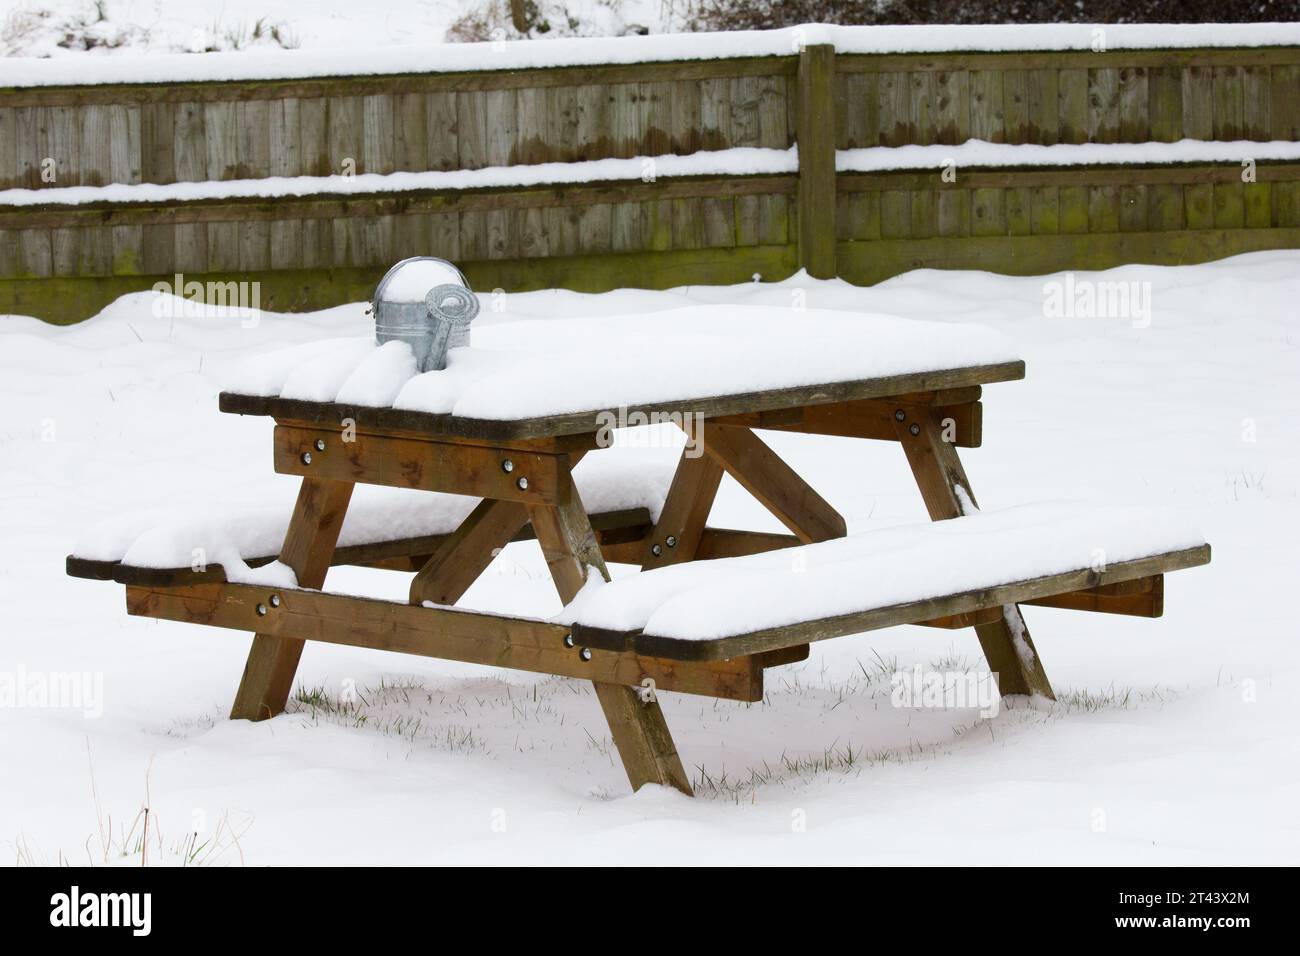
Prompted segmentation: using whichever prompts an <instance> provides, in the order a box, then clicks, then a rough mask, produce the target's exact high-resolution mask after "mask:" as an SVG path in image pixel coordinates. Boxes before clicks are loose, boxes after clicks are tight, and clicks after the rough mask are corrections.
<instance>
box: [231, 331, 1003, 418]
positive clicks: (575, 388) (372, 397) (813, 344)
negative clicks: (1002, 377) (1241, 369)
mask: <svg viewBox="0 0 1300 956" xmlns="http://www.w3.org/2000/svg"><path fill="white" fill-rule="evenodd" d="M470 341H471V345H470V347H469V348H461V349H452V350H451V351H450V352H448V357H447V368H446V369H444V370H442V371H434V372H425V373H423V374H420V375H416V374H414V362H413V361H412V360H411V359H410V350H409V348H408V347H407V346H406V345H405V344H404V343H400V342H390V343H388V344H387V345H385V346H383V347H382V348H380V349H377V350H376V349H374V348H373V346H372V348H371V350H370V351H369V352H368V353H367V354H366V355H365V357H364V358H362V359H361V360H360V361H359V363H358V365H357V368H356V369H355V371H353V372H352V373H351V374H349V375H348V376H347V378H346V380H345V381H344V383H343V385H342V386H341V387H339V388H338V389H337V392H336V394H335V395H334V396H332V398H326V397H324V396H328V395H329V393H330V391H332V390H333V383H334V382H335V381H337V380H338V379H339V378H340V377H342V376H343V375H344V374H345V368H344V366H346V364H347V362H348V361H350V360H351V356H352V352H351V351H350V350H351V349H352V348H354V346H353V345H352V344H351V343H344V342H340V343H336V344H335V345H334V346H332V347H331V349H330V350H327V351H326V352H325V353H322V352H321V351H320V350H318V349H314V348H311V347H304V346H298V347H296V348H295V349H294V350H292V353H293V354H290V355H289V356H285V355H280V354H271V355H268V356H265V357H261V358H259V359H257V360H255V361H254V362H253V364H252V366H251V368H247V369H245V370H244V371H243V372H241V373H240V374H238V375H236V376H235V377H234V379H233V380H232V381H231V384H230V389H231V391H234V392H238V393H241V394H246V395H261V396H266V397H273V396H277V395H279V396H284V397H296V396H302V395H314V396H318V398H317V399H316V400H318V401H329V400H334V401H338V402H341V403H344V404H353V405H366V406H372V407H374V406H387V405H389V404H391V405H392V407H394V408H399V409H405V410H408V411H420V412H430V413H435V414H446V413H450V414H454V415H458V416H462V417H466V418H479V419H492V420H499V421H501V420H514V419H521V418H535V417H545V416H549V415H563V414H566V413H571V412H583V411H592V410H600V409H617V408H619V407H621V406H637V405H650V404H659V403H671V402H674V401H686V400H690V399H699V398H708V397H714V396H721V395H731V394H737V393H744V392H757V391H769V390H773V389H781V388H793V387H799V386H807V385H824V384H829V383H834V382H845V381H853V380H858V379H871V378H880V377H884V376H890V375H902V374H911V373H919V372H931V371H936V370H940V369H949V368H962V367H966V366H978V365H994V364H998V363H1002V362H1011V361H1015V360H1016V359H1018V358H1019V354H1018V352H1017V350H1016V348H1015V346H1014V345H1013V344H1012V342H1011V340H1010V339H1008V338H1007V337H1006V336H1004V335H1002V334H1001V333H999V332H994V331H992V330H991V329H988V328H986V327H984V326H981V325H975V324H971V325H965V324H963V325H957V324H950V323H944V324H941V323H934V322H924V321H918V320H914V319H900V318H898V317H896V316H888V315H879V314H874V313H866V312H864V313H856V312H838V311H831V310H818V309H806V310H801V309H795V308H779V307H771V306H768V307H763V306H745V307H739V306H734V305H698V306H691V307H688V308H682V309H674V310H671V311H666V312H654V313H645V314H634V315H622V316H617V317H612V316H611V317H594V318H593V317H586V318H573V319H554V320H548V321H546V322H536V321H516V322H500V323H476V324H475V325H474V326H472V327H471V340H470ZM345 353H346V355H345ZM381 354H382V356H383V357H382V358H381V357H380V356H381ZM299 356H301V357H302V361H301V362H300V363H299V362H298V361H297V358H298V357H299ZM277 376H279V377H277ZM288 386H292V390H293V396H288V395H286V394H285V388H286V387H288Z"/></svg>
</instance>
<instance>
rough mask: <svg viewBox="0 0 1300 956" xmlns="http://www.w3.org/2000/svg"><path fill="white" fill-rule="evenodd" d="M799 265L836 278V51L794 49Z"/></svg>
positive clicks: (815, 274) (829, 48)
mask: <svg viewBox="0 0 1300 956" xmlns="http://www.w3.org/2000/svg"><path fill="white" fill-rule="evenodd" d="M798 136H799V196H798V202H799V265H800V266H802V267H803V268H805V269H807V270H808V274H809V275H810V276H812V277H813V278H814V279H833V278H835V274H836V273H835V47H834V46H832V45H831V44H829V43H817V44H813V45H811V46H805V47H804V48H803V49H802V50H800V51H799V130H798Z"/></svg>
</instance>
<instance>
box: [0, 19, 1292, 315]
mask: <svg viewBox="0 0 1300 956" xmlns="http://www.w3.org/2000/svg"><path fill="white" fill-rule="evenodd" d="M971 139H979V140H985V141H988V142H992V143H1004V144H1016V145H1034V146H1048V147H1052V146H1060V145H1067V144H1084V143H1093V144H1112V143H1146V142H1152V141H1155V142H1163V143H1173V142H1177V141H1180V140H1184V139H1191V140H1201V141H1207V142H1208V141H1236V146H1235V148H1236V149H1237V150H1238V151H1239V152H1240V157H1241V159H1244V160H1247V161H1249V160H1251V156H1250V152H1251V148H1250V143H1251V142H1257V143H1265V142H1267V143H1278V142H1291V143H1294V142H1300V47H1256V48H1216V49H1180V50H1118V51H1111V52H1106V53H1093V52H1088V51H1058V52H1029V53H1006V52H989V53H984V52H961V53H942V54H940V53H910V54H893V53H879V54H857V53H853V54H839V55H837V54H836V52H835V50H834V49H833V48H832V47H830V46H828V45H811V46H807V47H805V48H803V49H802V50H801V51H800V52H799V53H797V54H794V53H792V54H790V55H780V56H778V55H773V56H763V57H747V58H731V59H718V60H692V61H684V62H676V63H674V62H653V63H634V64H618V65H607V66H595V67H592V66H582V67H552V68H532V69H520V70H509V71H497V72H490V71H483V72H472V73H470V72H462V73H430V74H398V75H391V76H365V77H321V78H306V79H293V80H256V81H252V80H247V81H246V80H240V81H226V82H206V81H205V82H197V83H173V84H150V83H131V84H104V85H87V86H44V87H31V88H11V89H4V90H0V188H3V189H8V190H15V189H22V190H38V191H44V190H61V189H65V188H68V187H80V186H88V187H116V186H132V185H137V184H158V185H167V184H176V183H190V184H194V186H193V195H192V196H191V195H189V194H185V195H183V196H172V198H168V199H167V200H166V201H165V202H150V201H147V200H136V199H134V198H132V194H130V192H129V190H128V191H127V192H125V193H123V192H121V191H114V189H112V188H110V189H107V190H103V193H104V195H102V196H101V195H100V193H98V192H96V191H95V190H91V191H90V194H89V195H88V196H87V197H86V198H85V200H84V201H80V202H77V203H72V204H68V203H54V202H42V201H41V197H40V195H39V193H38V194H37V195H36V197H35V198H34V199H33V197H32V196H30V195H26V196H22V197H21V201H20V200H19V195H20V194H18V193H12V192H11V193H3V192H0V312H13V313H21V314H31V315H38V316H40V317H42V318H45V319H48V320H51V321H58V322H71V321H78V320H80V319H84V318H86V317H88V316H89V315H91V314H93V313H94V312H95V311H97V310H98V309H99V308H101V307H102V306H103V305H104V304H106V303H107V302H108V301H111V300H112V299H113V298H115V297H116V296H118V295H121V294H123V293H125V292H129V291H134V290H139V289H144V288H149V287H150V286H152V285H153V284H154V283H155V282H157V281H159V280H164V281H171V280H172V278H173V277H174V276H175V275H176V274H177V273H180V274H183V276H184V277H185V279H187V280H189V279H197V280H200V281H208V280H211V281H217V282H224V281H248V282H256V283H258V286H259V288H260V296H259V299H260V305H261V306H262V307H263V308H270V309H279V310H300V309H311V308H320V307H324V306H328V305H334V304H338V303H341V302H348V301H357V300H360V299H364V298H367V297H368V296H369V294H370V292H371V291H372V290H373V286H374V283H375V282H376V281H377V279H378V278H379V276H380V275H381V274H382V272H383V271H384V269H385V268H386V267H387V266H388V265H391V263H392V262H393V261H395V260H396V259H399V258H402V257H405V256H409V255H438V256H443V257H446V258H449V259H453V260H455V261H457V262H458V263H459V264H461V265H462V266H463V268H464V269H465V271H466V274H467V275H468V277H469V279H470V281H471V283H472V284H473V285H474V286H475V287H476V288H479V289H493V288H504V289H508V290H522V289H530V288H539V287H546V286H565V287H570V288H575V289H580V290H587V291H600V290H604V289H609V288H614V287H618V286H643V287H651V288H662V287H668V286H672V285H679V284H683V283H704V282H708V283H726V282H739V281H745V280H748V279H750V278H752V277H753V276H755V275H757V276H760V277H761V278H763V279H767V280H775V279H782V278H785V277H787V276H789V275H790V274H792V273H793V272H794V271H795V270H797V269H799V268H806V269H807V270H808V271H809V273H810V274H811V275H813V276H815V277H831V276H836V275H838V276H840V277H843V278H845V279H847V280H849V281H852V282H858V283H869V282H875V281H878V280H880V279H883V278H886V277H888V276H890V275H894V274H897V273H899V272H902V271H905V270H907V269H912V268H918V267H939V268H981V269H989V270H993V271H999V272H1007V273H1020V274H1032V273H1037V272H1047V271H1055V270H1059V269H1065V268H1104V267H1108V266H1112V265H1116V264H1120V263H1124V262H1138V261H1140V262H1156V263H1177V262H1191V261H1200V260H1205V259H1210V258H1217V257H1221V256H1225V255H1231V254H1234V253H1237V252H1243V251H1250V250H1255V249H1267V248H1280V247H1295V246H1297V245H1300V154H1297V157H1296V159H1295V160H1287V159H1275V160H1259V161H1258V162H1257V163H1249V167H1250V168H1249V171H1248V174H1247V170H1246V169H1245V167H1243V165H1242V163H1241V162H1240V161H1238V160H1233V161H1230V162H1229V161H1222V162H1205V161H1198V162H1190V161H1188V162H1181V161H1180V162H1173V161H1169V162H1159V163H1139V164H1133V163H1123V164H1111V165H1106V164H1095V165H1089V166H1055V165H1051V164H1050V163H1043V162H1038V163H1037V164H1036V165H1033V166H1027V165H1018V166H1013V167H1005V168H991V167H983V168H981V167H971V168H964V167H959V168H955V169H951V170H949V171H948V175H945V174H944V171H943V170H942V169H941V168H940V167H939V165H932V166H927V167H926V168H912V169H907V168H903V169H886V170H883V171H872V172H852V171H848V170H847V169H842V170H841V171H838V172H837V170H836V155H837V150H850V149H864V148H867V149H876V150H892V149H898V148H900V147H908V146H943V145H953V146H956V145H958V144H961V143H964V142H966V141H967V140H971ZM796 144H797V145H798V147H799V161H798V171H797V172H793V173H780V174H773V173H765V172H761V171H755V170H754V168H753V167H752V166H751V165H749V164H747V163H746V162H745V161H744V160H743V155H742V152H741V151H740V148H742V147H757V148H759V149H765V150H772V151H775V150H786V149H788V148H789V147H791V146H792V145H796ZM703 151H709V152H710V153H711V154H713V155H716V156H721V157H723V159H724V160H725V159H726V158H727V157H732V156H734V157H735V164H734V172H724V173H718V172H713V173H711V174H709V175H674V176H658V175H656V174H655V166H654V161H653V157H655V156H658V155H664V154H677V155H692V154H696V153H701V152H703ZM713 151H723V152H721V153H714V152H713ZM727 151H737V152H734V153H733V152H727ZM899 155H902V154H901V153H900V154H899ZM635 157H646V159H645V160H643V163H642V166H643V169H642V175H640V176H639V178H635V179H627V178H624V179H614V180H605V181H592V182H580V183H565V184H555V185H545V184H543V185H527V186H525V185H511V184H510V183H509V182H508V180H509V178H510V177H509V170H508V167H512V166H530V167H533V166H536V165H537V164H542V163H576V162H591V161H599V160H606V159H626V158H635ZM715 165H716V164H715ZM841 165H843V164H841ZM886 165H887V164H886ZM902 165H906V164H905V163H903V164H902ZM723 166H724V167H725V166H726V163H725V162H723ZM503 167H504V168H506V169H505V170H504V171H503V172H502V180H501V181H502V183H503V184H502V185H493V186H474V187H471V188H455V189H452V188H445V189H444V188H434V189H424V188H413V189H409V190H401V191H391V190H386V191H383V192H375V193H372V194H366V193H364V192H360V193H359V192H356V191H355V190H349V191H347V192H346V193H344V192H337V191H336V190H335V189H334V188H333V187H332V186H331V184H332V183H337V181H338V180H337V177H339V176H349V175H353V174H356V175H360V174H366V173H371V174H379V175H388V174H392V173H398V172H416V173H420V172H430V171H454V170H484V169H489V168H498V169H499V168H503ZM778 168H779V167H778ZM499 171H500V170H499ZM299 176H311V177H320V178H319V179H317V180H312V181H310V183H309V184H308V186H304V185H302V184H303V183H304V182H307V181H299V182H298V184H296V185H295V186H294V188H293V189H292V190H286V191H285V194H283V195H273V196H261V197H246V198H239V197H233V196H222V195H221V191H220V189H219V188H218V187H217V185H216V184H220V183H224V182H232V181H236V180H271V178H273V177H299ZM327 177H334V178H327ZM312 184H314V185H312Z"/></svg>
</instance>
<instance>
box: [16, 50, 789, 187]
mask: <svg viewBox="0 0 1300 956" xmlns="http://www.w3.org/2000/svg"><path fill="white" fill-rule="evenodd" d="M0 62H3V61H2V60H0ZM648 162H653V163H654V166H653V173H654V176H655V178H656V179H672V178H674V177H677V176H721V175H728V176H753V175H760V174H774V173H792V172H796V171H797V170H798V169H799V154H798V147H796V146H791V147H790V148H789V149H766V148H759V147H756V146H736V147H732V148H731V149H718V150H701V151H700V152H696V153H691V154H689V155H687V156H674V155H671V154H669V155H663V156H655V157H653V158H651V157H645V156H635V157H632V158H630V159H591V160H586V161H584V162H577V163H532V164H528V165H517V166H487V167H484V168H482V169H458V170H452V171H449V172H443V171H437V170H430V171H426V172H418V173H410V172H397V173H362V174H361V175H359V176H342V175H337V176H266V177H263V178H260V179H231V180H224V181H204V182H185V183H167V184H165V185H159V184H156V183H131V184H128V183H112V184H110V185H107V186H64V187H56V188H52V189H5V190H0V206H44V205H66V206H78V205H87V204H90V203H131V202H138V203H146V202H147V203H173V202H189V201H195V200H213V199H246V198H266V199H274V198H279V197H283V196H325V195H361V194H370V193H390V192H411V191H414V190H422V189H427V190H441V191H451V190H461V189H489V188H497V187H506V186H542V185H555V184H565V183H592V182H609V181H619V180H637V181H640V180H642V179H643V178H644V177H645V175H646V173H647V166H646V163H648Z"/></svg>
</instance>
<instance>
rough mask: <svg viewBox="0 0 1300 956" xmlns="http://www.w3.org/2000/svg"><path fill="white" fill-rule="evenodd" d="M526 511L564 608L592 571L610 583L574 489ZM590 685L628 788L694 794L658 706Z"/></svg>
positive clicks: (630, 693)
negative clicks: (563, 497) (565, 497)
mask: <svg viewBox="0 0 1300 956" xmlns="http://www.w3.org/2000/svg"><path fill="white" fill-rule="evenodd" d="M528 513H529V517H530V518H531V519H532V522H533V530H534V531H535V532H536V533H537V541H538V543H539V544H540V545H541V546H542V554H543V555H544V556H545V558H546V566H547V567H548V568H550V571H551V577H552V578H553V579H554V581H555V587H556V589H557V590H558V591H559V592H560V598H561V599H562V600H563V601H564V603H565V604H568V603H569V602H570V601H572V600H573V599H574V598H575V597H576V596H577V594H578V592H579V591H580V590H582V587H583V585H585V584H586V582H587V576H588V574H589V573H591V572H592V571H595V572H596V573H598V574H600V576H601V577H603V578H604V579H605V580H606V581H608V580H609V571H608V570H607V569H606V567H605V559H604V557H603V556H602V555H601V553H600V547H599V545H597V543H596V535H595V532H594V531H592V528H591V522H590V521H589V520H588V518H587V512H586V510H585V509H584V508H583V506H582V499H581V498H580V497H579V495H578V492H577V491H576V490H575V491H574V492H573V494H572V495H571V497H570V498H569V500H568V501H567V502H565V503H563V504H559V505H532V506H529V509H528ZM574 653H575V654H581V653H582V650H581V649H580V648H574ZM592 686H593V687H594V688H595V691H596V699H597V700H599V701H600V706H601V709H602V710H604V712H605V719H606V721H608V722H609V729H610V733H611V734H612V735H613V737H614V745H615V747H617V748H618V753H619V756H620V757H621V758H622V760H623V768H624V770H626V771H627V776H628V780H629V781H630V782H631V784H632V789H633V790H639V789H640V788H641V787H642V786H644V785H645V784H647V783H657V784H660V785H662V786H668V787H675V788H676V789H678V790H680V791H681V792H682V793H685V794H687V795H688V796H692V795H694V791H693V790H692V788H691V782H690V779H689V778H688V777H687V776H686V769H685V768H684V767H683V766H682V761H681V757H679V756H678V755H677V747H676V745H675V744H674V743H673V738H672V735H671V734H670V733H669V732H668V724H667V722H666V721H665V720H664V715H663V711H662V710H661V709H660V707H659V702H658V701H657V700H654V699H651V700H642V698H641V695H640V694H639V693H638V692H637V691H636V690H634V689H633V688H631V687H628V686H626V685H623V684H610V683H604V682H601V681H594V682H593V684H592Z"/></svg>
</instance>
